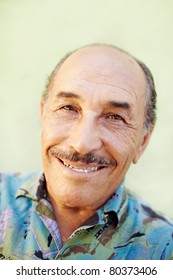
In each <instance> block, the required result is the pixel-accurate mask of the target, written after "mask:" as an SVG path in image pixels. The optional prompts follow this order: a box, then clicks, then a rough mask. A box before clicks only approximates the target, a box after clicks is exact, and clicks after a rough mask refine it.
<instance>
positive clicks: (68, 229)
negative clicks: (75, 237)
mask: <svg viewBox="0 0 173 280" xmlns="http://www.w3.org/2000/svg"><path fill="white" fill-rule="evenodd" d="M52 205H53V209H54V215H55V218H56V221H57V223H58V227H59V230H60V233H61V238H62V243H63V244H64V243H65V242H66V241H67V239H68V238H69V237H70V236H71V234H72V233H73V232H74V231H75V230H76V229H77V228H79V227H80V226H81V225H82V224H84V222H85V221H86V220H88V219H89V218H90V217H91V216H92V215H93V214H94V213H95V211H93V210H90V209H81V208H71V207H67V206H62V205H57V204H56V203H55V202H52Z"/></svg>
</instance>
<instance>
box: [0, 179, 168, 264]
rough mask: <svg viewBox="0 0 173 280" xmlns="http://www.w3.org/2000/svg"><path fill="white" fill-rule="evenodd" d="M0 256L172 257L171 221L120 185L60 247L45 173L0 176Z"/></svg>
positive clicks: (23, 257)
mask: <svg viewBox="0 0 173 280" xmlns="http://www.w3.org/2000/svg"><path fill="white" fill-rule="evenodd" d="M0 258H1V259H13V260H17V259H18V260H21V259H23V260H32V259H36V260H38V259H44V260H54V259H59V260H68V259H69V260H96V259H97V260H103V259H104V260H116V259H117V260H134V259H137V260H142V259H143V260H149V259H154V260H162V259H173V223H172V222H171V221H169V220H168V219H166V218H165V217H164V216H161V215H160V214H158V213H156V212H154V211H153V210H152V209H151V208H149V207H148V206H147V205H146V204H144V203H143V202H142V201H140V200H139V199H137V198H136V197H134V196H133V195H132V194H131V193H130V192H128V191H127V190H126V188H125V187H124V184H123V183H122V184H121V185H120V186H119V188H118V189H117V191H116V192H115V193H114V194H113V195H112V197H111V198H110V199H109V200H108V201H107V203H106V204H105V205H104V206H102V207H101V208H100V209H98V211H97V213H96V214H95V215H94V216H93V217H92V218H90V219H89V220H88V221H87V222H86V223H85V224H84V225H82V226H81V227H80V228H78V229H77V230H76V231H75V232H74V233H73V234H72V235H71V237H70V238H69V239H68V240H67V242H66V243H65V244H64V246H62V242H61V236H60V232H59V228H58V225H57V223H56V220H55V217H54V213H53V209H52V206H51V203H50V201H49V199H48V196H47V192H46V184H45V179H44V175H40V174H39V175H38V174H29V175H26V176H24V177H22V176H20V175H19V174H13V175H9V174H1V176H0Z"/></svg>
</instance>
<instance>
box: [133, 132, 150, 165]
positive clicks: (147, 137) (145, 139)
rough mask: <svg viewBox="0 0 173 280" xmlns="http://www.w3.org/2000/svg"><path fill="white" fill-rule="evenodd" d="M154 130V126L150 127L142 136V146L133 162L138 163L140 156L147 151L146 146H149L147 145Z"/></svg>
mask: <svg viewBox="0 0 173 280" xmlns="http://www.w3.org/2000/svg"><path fill="white" fill-rule="evenodd" d="M153 130H154V127H152V128H150V129H148V131H147V132H146V133H145V134H144V136H143V137H142V140H141V144H140V146H139V148H138V151H137V153H136V156H135V157H134V159H133V163H134V164H136V163H137V162H138V160H139V158H140V157H141V155H142V154H143V152H144V151H145V149H146V147H147V145H148V143H149V140H150V137H151V134H152V132H153Z"/></svg>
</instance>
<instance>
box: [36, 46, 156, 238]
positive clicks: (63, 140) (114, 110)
mask: <svg viewBox="0 0 173 280" xmlns="http://www.w3.org/2000/svg"><path fill="white" fill-rule="evenodd" d="M145 95H146V79H145V75H144V73H143V71H142V69H141V68H140V66H139V65H138V64H137V63H136V62H135V61H134V60H133V59H132V58H131V57H130V56H128V55H127V54H124V53H122V52H121V51H119V50H115V49H113V48H111V47H107V46H92V47H86V48H84V49H80V50H78V51H77V52H75V53H74V54H72V55H71V56H70V57H69V58H68V59H67V60H66V61H65V62H64V63H63V65H62V66H61V67H60V69H59V70H58V72H57V74H56V77H55V79H54V81H53V84H52V86H51V90H50V93H49V97H48V99H47V101H46V102H45V103H43V102H42V103H41V119H42V160H43V169H44V172H45V177H46V182H47V190H48V194H49V197H50V200H51V202H52V205H53V208H54V212H55V216H56V219H57V222H58V225H59V227H60V232H61V235H62V240H63V243H64V242H65V241H66V239H67V238H68V237H69V236H70V234H71V233H72V232H73V231H74V230H75V229H76V228H78V227H79V226H80V225H81V224H82V223H83V222H84V221H85V220H86V219H88V218H89V217H90V216H91V215H93V214H94V213H95V211H96V210H97V209H98V208H99V207H100V206H101V205H103V204H104V203H105V202H106V201H107V200H108V199H109V197H110V196H111V195H112V194H113V192H114V191H115V190H116V189H117V188H118V186H119V185H120V183H121V182H122V180H123V179H124V177H125V174H126V172H127V170H128V168H129V166H130V165H131V163H132V162H133V163H137V161H138V160H139V158H140V156H141V155H142V153H143V151H144V150H145V148H146V146H147V144H148V141H149V139H150V136H151V132H152V130H148V132H147V133H146V132H145V134H144V129H143V124H144V119H145V103H146V96H145ZM64 152H65V153H67V154H64ZM74 153H75V154H76V153H77V155H78V157H77V158H74V157H71V155H73V154H74ZM88 154H90V155H91V156H90V158H92V159H94V160H92V161H91V162H90V160H89V159H90V158H88V157H87V156H86V155H88ZM86 158H87V160H86ZM100 158H101V161H99V159H100ZM93 161H94V162H93ZM63 163H65V165H66V166H65V165H64V164H63ZM70 167H71V168H70ZM84 170H85V171H84Z"/></svg>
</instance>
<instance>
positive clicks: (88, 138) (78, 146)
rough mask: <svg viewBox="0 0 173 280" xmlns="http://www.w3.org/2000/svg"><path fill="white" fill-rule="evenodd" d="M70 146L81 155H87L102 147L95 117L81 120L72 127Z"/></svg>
mask: <svg viewBox="0 0 173 280" xmlns="http://www.w3.org/2000/svg"><path fill="white" fill-rule="evenodd" d="M68 145H69V146H71V147H72V148H73V149H74V150H75V151H77V152H78V153H80V154H87V153H89V152H93V151H96V150H99V149H100V148H101V147H102V139H101V135H100V133H99V127H98V125H97V122H96V120H95V119H94V117H93V116H89V117H87V118H83V119H81V120H80V121H78V122H77V124H76V125H74V127H72V129H71V131H70V133H69V138H68Z"/></svg>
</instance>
